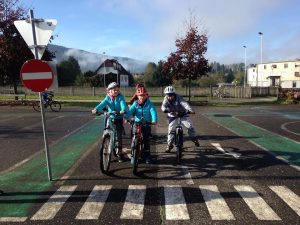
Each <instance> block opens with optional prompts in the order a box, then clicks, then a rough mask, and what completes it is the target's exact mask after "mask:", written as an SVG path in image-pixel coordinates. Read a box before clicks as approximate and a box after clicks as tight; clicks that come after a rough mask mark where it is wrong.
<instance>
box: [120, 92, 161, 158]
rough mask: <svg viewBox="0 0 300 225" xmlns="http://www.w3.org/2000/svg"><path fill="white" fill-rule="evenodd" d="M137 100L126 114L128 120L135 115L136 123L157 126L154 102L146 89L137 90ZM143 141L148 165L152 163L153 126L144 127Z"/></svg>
mask: <svg viewBox="0 0 300 225" xmlns="http://www.w3.org/2000/svg"><path fill="white" fill-rule="evenodd" d="M136 95H137V100H135V101H134V102H133V104H132V105H131V106H130V108H129V110H128V112H127V113H126V118H129V117H130V116H131V115H134V121H135V122H142V120H144V122H146V123H151V124H153V125H156V124H157V112H156V109H155V107H154V106H153V104H152V102H151V101H150V99H149V97H148V93H147V92H146V89H145V87H139V88H137V90H136ZM135 132H136V127H135V126H134V127H133V133H135ZM142 133H143V140H144V156H145V162H146V163H147V164H149V163H151V162H152V159H151V155H150V134H151V126H142ZM133 160H134V159H133V157H132V158H131V163H132V164H133V163H134V161H133Z"/></svg>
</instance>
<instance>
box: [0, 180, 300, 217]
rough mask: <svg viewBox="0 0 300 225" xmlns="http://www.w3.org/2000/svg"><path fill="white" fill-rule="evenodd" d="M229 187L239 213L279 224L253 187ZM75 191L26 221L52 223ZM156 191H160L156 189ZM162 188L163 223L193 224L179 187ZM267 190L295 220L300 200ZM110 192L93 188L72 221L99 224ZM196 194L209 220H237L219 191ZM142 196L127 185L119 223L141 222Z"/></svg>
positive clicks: (279, 189) (60, 193) (63, 190)
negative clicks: (236, 197)
mask: <svg viewBox="0 0 300 225" xmlns="http://www.w3.org/2000/svg"><path fill="white" fill-rule="evenodd" d="M188 187H190V186H188ZM233 187H234V189H235V190H236V191H237V192H238V193H239V195H240V196H241V200H243V201H244V202H245V203H246V204H247V205H248V207H249V209H248V208H247V207H246V208H247V209H245V207H243V211H241V213H247V210H248V212H250V210H251V211H252V212H253V214H254V215H255V216H256V217H257V219H258V221H259V220H263V221H266V220H269V221H278V220H281V218H280V217H279V216H278V215H277V214H276V213H275V211H274V210H273V209H272V208H271V207H270V206H269V205H268V204H267V202H266V201H265V200H264V199H263V198H262V196H260V194H259V193H257V192H256V191H255V189H254V188H253V187H251V186H250V185H234V186H233ZM76 188H77V186H76V185H74V186H61V187H60V188H59V189H58V190H57V191H56V192H55V193H54V194H53V195H52V196H51V197H50V198H49V200H48V201H47V202H46V203H44V204H43V205H42V207H41V208H40V209H39V210H38V211H37V212H36V213H35V214H34V215H33V216H32V217H31V218H30V217H29V218H30V220H51V219H54V218H55V217H56V215H57V213H58V212H59V211H60V210H61V208H62V207H63V205H64V204H65V203H66V201H67V200H68V198H69V197H71V196H72V194H73V192H74V191H75V190H76ZM158 188H159V189H160V187H158ZM162 188H163V193H164V205H160V207H163V206H164V208H165V220H170V221H176V220H178V221H182V220H183V221H186V220H191V219H192V220H193V218H190V214H189V211H188V208H187V205H188V204H189V202H186V199H185V196H184V192H183V189H182V186H181V185H163V186H162ZM269 188H270V189H271V190H272V191H273V192H272V193H275V194H276V195H277V196H278V197H279V198H280V199H282V200H283V202H284V203H285V204H287V205H288V206H289V207H290V208H291V212H295V213H296V214H297V215H298V216H300V204H299V202H300V198H299V196H298V195H297V194H295V193H294V192H293V191H292V190H290V189H289V188H287V187H286V186H269ZM112 189H113V186H112V185H96V186H95V187H94V188H93V190H92V191H91V193H90V194H89V196H88V197H87V199H86V201H85V202H84V203H82V207H81V209H79V212H78V214H77V215H76V219H77V220H99V219H100V218H101V212H102V211H103V208H104V206H105V204H106V202H107V199H108V196H109V194H110V193H111V190H112ZM198 190H199V191H200V192H201V194H202V196H203V199H204V203H205V206H206V207H207V209H208V213H209V215H210V217H211V219H212V220H214V221H222V220H224V221H228V220H237V219H236V217H235V216H234V214H233V213H232V211H231V210H230V207H229V205H228V202H226V198H224V196H222V192H220V191H219V189H218V187H217V185H199V189H198ZM271 190H269V192H271ZM163 193H162V194H163ZM146 195H147V186H146V185H129V186H128V191H127V194H126V198H125V202H124V205H123V209H122V212H121V215H120V219H134V220H142V219H143V218H144V209H145V199H146ZM280 199H277V201H281V200H280ZM162 202H163V201H162ZM204 203H203V202H201V201H200V202H199V203H195V202H193V205H194V206H193V207H196V208H198V207H199V205H200V204H204ZM281 203H282V201H281ZM245 210H246V211H245ZM292 210H293V211H292ZM103 216H105V215H103ZM295 216H296V215H295ZM29 218H27V217H5V216H4V217H0V223H1V222H11V223H13V222H24V221H26V220H27V219H29Z"/></svg>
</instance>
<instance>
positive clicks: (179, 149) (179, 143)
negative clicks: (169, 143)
mask: <svg viewBox="0 0 300 225" xmlns="http://www.w3.org/2000/svg"><path fill="white" fill-rule="evenodd" d="M175 137H176V138H175V141H176V142H175V143H176V162H177V163H178V164H181V158H182V147H183V131H182V129H181V128H177V129H176V135H175Z"/></svg>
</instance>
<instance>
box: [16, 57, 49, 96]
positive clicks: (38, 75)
mask: <svg viewBox="0 0 300 225" xmlns="http://www.w3.org/2000/svg"><path fill="white" fill-rule="evenodd" d="M20 78H21V80H22V82H23V84H24V86H25V87H27V88H28V89H30V90H32V91H34V92H43V91H45V89H46V88H49V87H50V86H51V84H52V82H53V72H52V69H51V67H50V66H49V65H48V63H47V62H45V61H42V60H38V59H32V60H28V61H26V62H25V63H24V64H23V66H22V68H21V71H20Z"/></svg>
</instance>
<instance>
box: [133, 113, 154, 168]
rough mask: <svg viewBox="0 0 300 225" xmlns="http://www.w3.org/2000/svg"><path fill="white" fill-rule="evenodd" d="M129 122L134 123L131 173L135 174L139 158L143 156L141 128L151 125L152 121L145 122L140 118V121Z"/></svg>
mask: <svg viewBox="0 0 300 225" xmlns="http://www.w3.org/2000/svg"><path fill="white" fill-rule="evenodd" d="M130 124H134V126H135V132H134V133H133V138H132V143H133V145H132V158H133V174H137V171H138V165H139V159H140V158H141V159H143V158H144V156H145V155H144V140H143V133H142V128H143V127H147V126H150V125H152V123H147V122H145V121H144V119H143V118H142V120H141V122H135V121H130Z"/></svg>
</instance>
